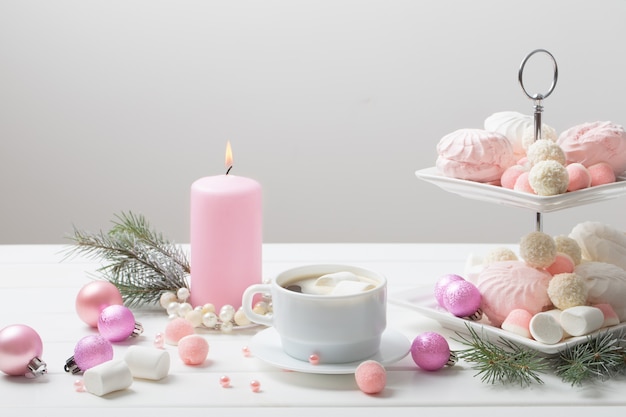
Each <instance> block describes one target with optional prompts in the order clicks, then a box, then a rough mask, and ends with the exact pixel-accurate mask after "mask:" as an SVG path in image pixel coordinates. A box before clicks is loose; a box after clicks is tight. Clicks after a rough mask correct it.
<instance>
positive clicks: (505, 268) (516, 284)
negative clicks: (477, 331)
mask: <svg viewBox="0 0 626 417" xmlns="http://www.w3.org/2000/svg"><path fill="white" fill-rule="evenodd" d="M551 279H552V275H550V273H548V272H546V271H545V270H543V269H537V268H533V267H531V266H529V265H527V264H526V262H524V261H502V262H494V263H492V264H490V265H488V266H487V267H485V269H483V270H482V271H481V273H480V274H479V275H478V277H477V278H476V286H477V288H478V290H479V291H480V293H481V295H482V310H483V313H484V314H485V315H486V316H487V318H488V319H489V321H490V322H491V324H492V325H494V326H496V327H500V326H501V324H502V322H503V321H504V320H505V319H506V317H507V316H508V315H509V313H511V311H513V310H515V309H524V310H526V311H528V312H529V313H531V314H533V315H534V314H537V313H539V312H541V311H544V310H546V309H547V308H549V307H551V306H552V303H551V302H550V298H549V297H548V284H549V282H550V280H551Z"/></svg>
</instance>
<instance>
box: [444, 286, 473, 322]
mask: <svg viewBox="0 0 626 417" xmlns="http://www.w3.org/2000/svg"><path fill="white" fill-rule="evenodd" d="M481 303H482V296H481V294H480V291H479V290H478V288H477V287H476V286H475V285H474V284H472V283H471V282H469V281H466V280H463V281H454V282H451V283H449V284H448V285H447V286H446V290H445V292H444V294H443V304H444V307H445V309H446V310H448V311H449V312H450V313H452V314H454V315H455V316H457V317H468V316H472V315H473V314H475V313H476V312H477V311H478V310H479V309H480V305H481Z"/></svg>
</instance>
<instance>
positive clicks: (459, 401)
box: [0, 244, 626, 417]
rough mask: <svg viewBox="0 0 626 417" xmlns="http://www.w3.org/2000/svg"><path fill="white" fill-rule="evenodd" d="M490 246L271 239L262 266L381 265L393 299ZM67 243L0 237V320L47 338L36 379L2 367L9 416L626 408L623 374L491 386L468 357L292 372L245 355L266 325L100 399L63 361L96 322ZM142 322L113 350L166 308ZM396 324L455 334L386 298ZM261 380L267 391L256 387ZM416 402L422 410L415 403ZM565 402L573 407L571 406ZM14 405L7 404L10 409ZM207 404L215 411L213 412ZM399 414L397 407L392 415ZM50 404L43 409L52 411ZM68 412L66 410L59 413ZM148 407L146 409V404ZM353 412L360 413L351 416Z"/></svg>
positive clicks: (408, 332) (159, 319) (143, 314)
mask: <svg viewBox="0 0 626 417" xmlns="http://www.w3.org/2000/svg"><path fill="white" fill-rule="evenodd" d="M493 246H494V245H470V244H266V245H265V246H264V248H263V274H264V277H265V278H271V277H273V276H275V275H276V274H277V273H278V272H280V271H282V270H285V269H287V268H290V267H294V266H300V265H305V264H312V263H344V264H350V265H356V266H361V267H365V268H370V269H373V270H376V271H378V272H381V273H383V274H385V275H386V276H387V278H388V283H389V287H388V290H389V299H390V301H391V300H392V299H393V298H394V294H400V293H405V292H406V291H411V290H414V289H419V288H422V289H424V288H432V286H433V284H434V282H435V281H436V279H437V278H438V277H439V276H441V275H442V274H444V273H463V271H464V266H465V262H466V259H467V257H468V256H469V255H470V254H472V253H474V254H480V253H485V252H486V251H487V250H489V249H490V248H491V247H493ZM65 248H66V247H65V246H61V245H4V246H0V289H1V293H0V294H2V301H1V302H0V328H4V327H5V326H7V325H10V324H16V323H23V324H27V325H29V326H31V327H33V328H34V329H35V330H37V331H38V333H39V334H40V336H41V338H42V340H43V343H44V352H43V355H42V359H43V360H44V361H45V362H46V363H47V364H48V371H49V373H48V374H47V375H45V376H43V377H41V378H37V379H35V380H28V379H26V378H23V377H9V376H6V375H2V376H0V408H1V409H2V410H3V412H2V415H3V416H4V415H34V414H41V413H42V412H55V411H61V412H63V415H86V413H89V414H91V415H110V414H109V413H112V412H118V411H122V412H124V414H123V415H130V413H131V412H135V411H141V412H148V413H150V414H151V415H168V416H172V415H177V416H182V415H185V416H189V415H200V414H202V415H211V416H224V415H243V414H244V413H249V415H254V416H279V415H290V416H291V415H296V416H298V417H301V416H313V415H315V416H319V415H322V414H330V415H346V414H345V413H346V412H350V413H353V412H354V413H356V412H358V413H360V414H361V415H383V414H381V413H387V414H386V415H388V416H392V415H394V416H399V415H411V416H414V415H417V414H416V413H426V414H421V415H435V414H436V415H456V416H466V415H487V414H492V413H501V412H502V413H505V415H507V416H522V415H525V416H528V415H554V414H555V413H560V412H566V411H569V412H570V414H573V415H579V414H580V415H583V413H584V415H589V414H590V413H593V412H602V413H604V414H603V415H618V414H620V415H623V412H624V409H622V407H626V379H625V378H617V379H612V380H610V381H608V382H599V383H595V384H586V385H584V386H582V387H578V386H574V387H572V386H570V384H568V383H564V382H562V381H561V380H560V379H559V378H557V377H556V376H554V375H551V374H542V379H543V380H544V382H545V383H544V384H543V385H532V386H530V387H525V388H521V387H519V386H517V385H491V384H486V383H484V382H481V380H480V378H478V377H476V376H475V374H476V371H475V370H473V369H472V368H471V366H470V364H467V363H464V362H460V363H458V364H457V365H456V366H454V367H450V368H445V369H442V370H440V371H437V372H426V371H423V370H421V369H419V368H418V367H417V366H416V365H415V364H414V362H413V360H412V358H411V356H410V355H407V356H405V357H404V358H403V359H401V360H400V361H398V362H396V363H393V364H390V365H388V366H387V367H386V368H387V385H386V387H385V389H384V391H383V392H382V393H381V394H378V395H367V394H365V393H363V392H361V391H360V390H359V389H358V387H357V385H356V382H355V380H354V375H352V374H345V375H321V374H309V373H300V372H287V371H284V370H282V369H279V368H277V367H275V366H272V365H269V364H267V363H265V362H264V361H262V360H260V359H259V358H255V357H254V355H252V356H251V357H245V356H244V355H243V353H242V348H243V347H244V346H247V345H248V343H249V342H250V339H251V338H252V337H253V336H254V335H255V334H256V333H257V332H259V331H262V330H264V328H263V327H257V328H254V329H249V330H245V331H241V330H240V331H235V332H233V333H231V334H221V333H217V332H209V331H203V332H200V333H201V334H202V335H203V336H204V337H206V339H207V341H208V342H209V345H210V352H209V356H208V358H207V361H206V362H205V364H204V365H203V366H199V367H191V366H186V365H184V364H183V362H182V361H181V360H180V358H179V356H178V352H177V348H176V347H175V346H169V345H166V347H165V349H166V350H167V351H168V352H169V353H170V355H171V368H170V372H169V375H168V376H167V377H166V378H165V379H163V380H161V381H158V382H153V381H149V380H139V379H136V380H134V382H133V384H132V385H131V387H130V388H128V389H126V390H123V391H119V392H115V393H112V394H109V395H106V396H104V397H98V396H95V395H92V394H89V393H79V392H76V391H75V389H74V381H75V380H76V379H78V378H80V376H73V375H71V374H68V373H66V372H65V371H64V370H63V365H64V363H65V360H66V359H67V358H68V357H69V356H71V355H72V353H73V349H74V346H75V344H76V342H77V341H78V340H79V339H80V338H82V337H83V336H86V335H89V334H92V333H94V332H95V330H93V329H91V328H89V327H88V326H87V325H86V324H84V323H83V322H82V321H81V320H80V319H79V317H78V316H77V314H76V312H75V309H74V303H75V299H76V295H77V293H78V291H79V290H80V288H81V287H82V286H83V285H85V284H86V283H88V282H89V280H90V279H91V277H92V276H91V275H90V273H91V272H93V271H94V270H95V269H96V267H97V266H98V264H97V263H95V262H93V261H90V260H86V259H83V258H80V257H75V258H70V259H65V256H64V252H63V249H65ZM134 312H135V316H136V319H137V321H139V322H141V324H142V325H143V326H144V329H145V330H144V333H143V334H142V335H141V336H139V337H138V338H134V339H129V341H127V342H122V343H116V344H114V352H115V358H123V355H124V351H125V350H126V349H127V348H128V346H130V345H132V344H137V345H141V346H147V347H153V340H154V336H155V335H156V334H157V333H159V332H162V331H163V330H164V328H165V325H166V323H167V315H166V314H165V312H164V311H163V310H159V309H136V310H134ZM388 326H389V327H390V328H392V329H394V330H396V331H398V332H400V333H402V334H404V336H406V337H407V338H408V339H409V340H413V338H414V337H415V336H417V335H418V334H420V333H421V332H424V331H435V332H439V333H441V334H443V335H444V336H446V338H447V339H448V341H449V343H450V344H451V346H452V348H453V349H454V348H459V347H460V345H459V344H458V342H455V341H454V340H452V337H454V332H452V331H449V330H447V329H444V328H442V327H441V326H440V324H439V323H438V322H436V321H435V320H432V319H430V318H427V317H424V316H422V315H421V314H419V313H417V312H415V311H413V310H411V309H407V308H406V307H403V306H399V305H395V304H393V303H391V302H390V303H389V306H388ZM222 375H227V376H229V377H230V379H231V383H232V387H231V388H228V389H225V388H222V387H221V386H220V384H219V378H220V377H221V376H222ZM253 379H255V380H258V381H259V382H260V383H261V392H258V393H254V392H252V390H251V389H250V387H249V383H250V381H251V380H253ZM416 407H419V408H420V409H419V410H416V409H415V408H416ZM564 408H567V409H568V410H564ZM5 411H8V412H9V413H8V414H5ZM208 413H211V414H208ZM391 413H393V414H391ZM46 414H47V413H46ZM55 415H60V414H55ZM142 415H143V414H142ZM350 415H353V414H350Z"/></svg>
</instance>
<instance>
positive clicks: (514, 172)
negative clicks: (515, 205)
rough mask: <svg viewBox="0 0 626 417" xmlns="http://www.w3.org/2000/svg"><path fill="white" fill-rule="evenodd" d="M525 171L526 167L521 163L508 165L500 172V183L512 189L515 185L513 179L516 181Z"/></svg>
mask: <svg viewBox="0 0 626 417" xmlns="http://www.w3.org/2000/svg"><path fill="white" fill-rule="evenodd" d="M525 171H526V169H525V168H524V167H523V166H521V165H513V166H510V167H508V168H507V169H506V170H505V171H504V173H503V174H502V177H500V184H501V185H502V186H503V187H504V188H508V189H511V190H512V189H513V188H514V187H515V181H517V178H518V177H519V176H520V175H521V174H522V173H523V172H525Z"/></svg>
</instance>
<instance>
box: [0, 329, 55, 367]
mask: <svg viewBox="0 0 626 417" xmlns="http://www.w3.org/2000/svg"><path fill="white" fill-rule="evenodd" d="M42 352H43V343H42V342H41V337H39V334H38V333H37V332H36V331H35V330H34V329H33V328H31V327H29V326H26V325H24V324H13V325H10V326H7V327H5V328H4V329H2V330H0V371H2V372H4V373H5V374H7V375H15V376H16V375H21V376H33V377H34V376H38V375H40V374H43V373H46V368H45V363H44V362H41V360H40V359H39V358H40V357H41V354H42ZM37 361H39V362H41V364H42V366H43V368H40V369H33V368H32V367H33V365H34V362H37Z"/></svg>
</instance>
